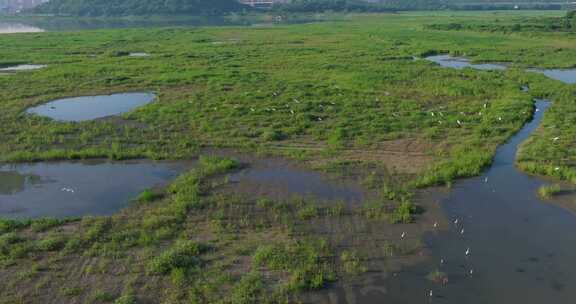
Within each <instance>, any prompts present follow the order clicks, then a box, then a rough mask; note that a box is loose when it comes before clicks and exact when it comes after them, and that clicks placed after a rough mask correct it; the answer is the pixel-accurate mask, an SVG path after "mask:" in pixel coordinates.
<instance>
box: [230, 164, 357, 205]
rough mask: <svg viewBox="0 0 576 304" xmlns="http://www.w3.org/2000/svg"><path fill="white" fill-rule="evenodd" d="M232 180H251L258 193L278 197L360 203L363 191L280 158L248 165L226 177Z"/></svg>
mask: <svg viewBox="0 0 576 304" xmlns="http://www.w3.org/2000/svg"><path fill="white" fill-rule="evenodd" d="M229 178H230V181H231V182H232V183H251V184H253V185H257V188H254V189H252V190H253V191H255V192H258V193H261V194H264V195H265V194H272V195H274V194H278V195H277V196H278V197H283V198H289V197H291V196H295V195H296V196H306V197H313V198H315V199H318V200H339V201H346V202H357V203H358V202H362V201H363V199H364V192H363V190H362V188H361V187H359V186H357V185H351V184H344V183H338V182H336V181H331V180H328V179H327V178H326V176H324V175H322V174H321V173H319V172H315V171H312V170H307V169H302V168H298V167H295V166H291V165H289V164H287V163H285V162H282V161H274V160H268V161H266V160H259V161H257V162H255V163H254V164H253V165H252V166H250V167H249V168H247V169H244V170H242V171H240V172H237V173H234V174H231V175H230V176H229Z"/></svg>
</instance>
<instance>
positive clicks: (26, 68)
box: [0, 64, 46, 72]
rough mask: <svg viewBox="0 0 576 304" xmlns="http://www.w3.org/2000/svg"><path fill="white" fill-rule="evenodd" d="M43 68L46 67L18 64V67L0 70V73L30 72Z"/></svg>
mask: <svg viewBox="0 0 576 304" xmlns="http://www.w3.org/2000/svg"><path fill="white" fill-rule="evenodd" d="M45 67H46V65H43V64H19V65H14V66H8V67H4V68H0V72H20V71H32V70H39V69H43V68H45Z"/></svg>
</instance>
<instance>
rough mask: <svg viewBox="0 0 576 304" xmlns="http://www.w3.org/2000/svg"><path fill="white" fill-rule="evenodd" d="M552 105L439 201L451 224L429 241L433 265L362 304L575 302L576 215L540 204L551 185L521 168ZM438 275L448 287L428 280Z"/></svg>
mask: <svg viewBox="0 0 576 304" xmlns="http://www.w3.org/2000/svg"><path fill="white" fill-rule="evenodd" d="M545 74H546V73H545ZM574 81H576V79H572V81H565V82H567V83H574ZM548 104H549V103H548V102H547V101H544V100H536V102H535V105H536V109H537V110H536V112H535V114H534V118H533V120H532V121H531V122H529V123H527V124H526V125H525V126H524V127H523V128H522V129H521V130H520V131H519V132H518V133H517V134H516V135H515V136H513V137H512V138H511V139H510V140H509V141H508V142H507V143H506V144H504V145H502V146H500V147H499V148H498V150H497V152H496V154H495V157H494V162H493V164H492V166H491V167H490V168H489V169H488V170H487V171H486V172H484V174H482V176H478V177H475V178H469V179H463V180H460V181H458V182H456V183H455V185H454V187H453V189H452V191H451V192H450V194H449V195H448V197H447V198H446V199H443V200H442V201H441V202H440V204H441V206H442V208H443V209H444V210H445V212H446V215H447V216H448V217H449V219H450V221H449V226H448V227H439V228H440V229H439V230H438V231H436V232H432V233H429V234H427V235H426V236H425V243H426V245H427V247H428V248H429V249H430V250H431V259H432V260H431V261H432V262H427V263H423V264H420V265H416V266H413V267H410V268H408V269H404V270H403V271H402V272H401V273H399V274H397V275H396V276H394V277H393V278H391V279H390V280H388V281H387V286H386V287H387V290H388V292H387V293H386V294H370V293H368V294H358V295H356V297H355V298H356V299H357V300H358V301H357V302H358V303H383V302H386V303H432V302H437V303H458V304H462V303H524V304H525V303H547V302H548V303H555V304H560V303H574V301H575V299H576V289H575V288H573V286H574V284H576V233H574V231H576V218H575V217H574V215H573V214H572V213H570V212H568V211H566V210H564V209H562V208H559V207H557V206H554V205H551V204H547V203H545V202H543V201H542V200H540V199H539V198H538V196H537V194H536V191H537V189H538V187H539V186H541V185H542V184H544V181H543V180H541V179H539V178H536V177H533V176H529V175H527V174H524V173H522V172H520V171H518V170H517V169H516V168H515V166H514V160H515V156H516V152H517V149H518V146H519V145H520V144H521V143H522V142H523V141H524V140H525V139H526V138H528V136H529V135H530V134H531V133H532V132H533V131H534V130H535V129H536V128H537V126H538V124H539V123H540V121H541V120H542V115H543V113H544V111H545V109H546V108H547V107H548ZM434 270H439V271H441V272H444V273H445V274H446V275H447V278H448V282H446V284H438V283H433V282H431V281H430V280H428V279H427V278H426V276H427V275H428V274H429V273H430V272H432V271H434Z"/></svg>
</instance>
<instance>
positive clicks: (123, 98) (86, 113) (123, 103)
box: [27, 93, 156, 121]
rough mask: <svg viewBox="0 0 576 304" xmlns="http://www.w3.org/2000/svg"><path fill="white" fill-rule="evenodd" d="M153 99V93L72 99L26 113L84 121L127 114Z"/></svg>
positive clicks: (45, 105)
mask: <svg viewBox="0 0 576 304" xmlns="http://www.w3.org/2000/svg"><path fill="white" fill-rule="evenodd" d="M154 98H156V95H154V94H153V93H121V94H112V95H100V96H83V97H73V98H64V99H58V100H55V101H51V102H49V103H45V104H42V105H39V106H37V107H34V108H31V109H29V110H28V111H27V112H28V113H30V114H36V115H40V116H46V117H49V118H52V119H54V120H58V121H86V120H92V119H97V118H102V117H107V116H112V115H118V114H122V113H125V112H128V111H130V110H133V109H135V108H137V107H139V106H142V105H145V104H148V103H150V102H152V101H153V100H154Z"/></svg>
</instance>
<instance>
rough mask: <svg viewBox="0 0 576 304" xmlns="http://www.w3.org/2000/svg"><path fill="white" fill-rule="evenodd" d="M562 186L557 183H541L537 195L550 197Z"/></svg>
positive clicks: (545, 197)
mask: <svg viewBox="0 0 576 304" xmlns="http://www.w3.org/2000/svg"><path fill="white" fill-rule="evenodd" d="M561 190H562V188H561V187H560V185H558V184H553V185H542V186H540V188H538V195H539V196H540V197H542V198H544V199H547V198H551V197H552V196H554V195H555V194H558V193H559V192H560V191H561Z"/></svg>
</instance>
